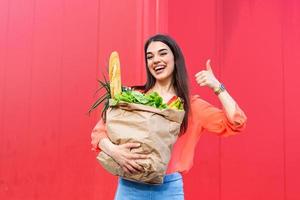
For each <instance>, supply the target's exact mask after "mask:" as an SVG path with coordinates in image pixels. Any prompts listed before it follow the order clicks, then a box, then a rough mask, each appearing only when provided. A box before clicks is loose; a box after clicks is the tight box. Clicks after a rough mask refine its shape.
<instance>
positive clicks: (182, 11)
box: [168, 0, 220, 200]
mask: <svg viewBox="0 0 300 200" xmlns="http://www.w3.org/2000/svg"><path fill="white" fill-rule="evenodd" d="M216 6H217V5H216V2H215V1H196V0H195V1H189V2H188V3H187V2H183V1H172V3H169V19H168V21H169V33H170V35H171V36H173V37H174V38H175V39H176V40H177V41H178V43H179V45H180V46H181V47H182V50H183V53H184V55H185V60H186V64H187V67H188V71H189V75H190V82H191V90H192V93H193V94H200V95H201V96H202V97H203V98H204V99H206V100H208V101H210V102H211V103H214V104H216V103H217V99H216V98H215V96H214V94H213V93H212V91H211V90H209V89H207V88H200V87H199V86H198V85H197V84H196V82H195V80H194V74H196V73H197V72H199V71H200V70H204V69H205V62H206V60H207V59H208V58H211V59H212V69H213V70H214V72H215V73H216V75H219V72H220V70H219V64H218V63H219V57H218V50H219V49H218V48H219V47H218V46H217V45H218V44H217V42H216V40H217V38H218V37H219V35H217V34H218V32H217V31H218V26H217V23H219V22H218V21H217V20H218V18H217V17H218V15H217V10H216ZM219 169H220V167H219V140H218V137H216V136H215V135H213V134H204V135H203V136H202V137H201V139H200V142H199V145H198V148H197V149H196V154H195V159H194V166H193V168H192V169H191V171H190V172H189V173H188V174H186V175H185V176H184V184H185V185H184V189H185V196H186V199H210V200H217V199H219V195H220V192H219V189H220V180H219V179H220V174H219Z"/></svg>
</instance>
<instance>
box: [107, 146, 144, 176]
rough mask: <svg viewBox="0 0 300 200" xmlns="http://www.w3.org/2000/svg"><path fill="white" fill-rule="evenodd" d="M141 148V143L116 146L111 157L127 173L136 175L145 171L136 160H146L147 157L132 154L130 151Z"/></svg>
mask: <svg viewBox="0 0 300 200" xmlns="http://www.w3.org/2000/svg"><path fill="white" fill-rule="evenodd" d="M138 147H140V144H139V143H126V144H120V145H114V146H113V147H112V153H111V157H112V158H113V159H114V160H115V161H116V162H117V163H118V164H119V165H120V166H121V167H122V169H123V170H124V172H125V173H130V174H135V173H139V172H142V171H143V168H142V166H140V165H139V164H137V163H136V161H135V160H136V159H146V158H148V156H147V155H144V154H138V153H132V152H130V149H132V148H138Z"/></svg>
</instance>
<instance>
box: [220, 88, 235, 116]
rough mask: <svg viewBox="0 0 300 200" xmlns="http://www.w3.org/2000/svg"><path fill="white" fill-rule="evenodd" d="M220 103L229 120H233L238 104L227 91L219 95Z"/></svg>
mask: <svg viewBox="0 0 300 200" xmlns="http://www.w3.org/2000/svg"><path fill="white" fill-rule="evenodd" d="M218 98H219V100H220V102H221V103H222V106H223V108H224V111H225V112H226V115H227V117H228V118H229V119H233V117H234V114H235V111H236V110H235V109H236V102H235V100H234V99H233V98H232V97H231V96H230V94H229V93H228V92H227V91H226V90H225V91H223V92H221V93H220V94H219V95H218Z"/></svg>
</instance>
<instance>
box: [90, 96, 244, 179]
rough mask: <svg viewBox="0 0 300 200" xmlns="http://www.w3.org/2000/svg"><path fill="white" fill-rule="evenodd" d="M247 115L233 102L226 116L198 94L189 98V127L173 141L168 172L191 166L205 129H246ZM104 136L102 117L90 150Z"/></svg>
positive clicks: (228, 132) (227, 133)
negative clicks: (231, 112)
mask: <svg viewBox="0 0 300 200" xmlns="http://www.w3.org/2000/svg"><path fill="white" fill-rule="evenodd" d="M246 120H247V117H246V115H245V114H244V112H243V111H242V110H241V109H240V108H239V106H238V105H237V104H236V105H235V114H234V116H233V118H232V119H229V118H228V117H227V116H226V114H225V112H224V111H223V110H221V109H219V108H217V107H215V106H213V105H211V104H210V103H208V102H206V101H204V100H202V99H201V98H200V97H199V96H198V95H194V96H192V97H191V106H190V113H189V117H188V123H189V124H188V128H187V130H186V132H185V133H184V134H182V135H181V136H180V137H179V138H178V139H177V141H176V143H175V144H174V147H173V150H172V155H171V160H170V162H169V166H168V169H167V174H169V173H173V172H182V173H186V172H188V171H189V170H190V169H191V167H192V165H193V158H194V152H195V148H196V145H197V143H198V140H199V138H200V136H201V134H202V133H203V131H204V130H207V131H209V132H214V133H217V134H218V135H220V136H230V135H234V134H236V133H238V132H241V131H242V130H243V129H244V128H245V124H246ZM104 137H107V133H106V127H105V124H104V122H103V120H102V119H100V120H99V122H98V123H97V124H96V126H95V128H94V129H93V131H92V134H91V138H92V142H91V144H92V150H100V149H99V147H98V144H99V142H100V140H101V139H102V138H104Z"/></svg>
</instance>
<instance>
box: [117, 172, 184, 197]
mask: <svg viewBox="0 0 300 200" xmlns="http://www.w3.org/2000/svg"><path fill="white" fill-rule="evenodd" d="M156 199H158V200H165V199H167V200H170V199H171V200H183V199H184V193H183V181H182V176H181V174H180V173H178V172H176V173H172V174H168V175H166V176H165V177H164V182H163V184H161V185H149V184H144V183H137V182H133V181H129V180H125V179H123V178H119V184H118V188H117V192H116V195H115V200H156Z"/></svg>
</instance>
